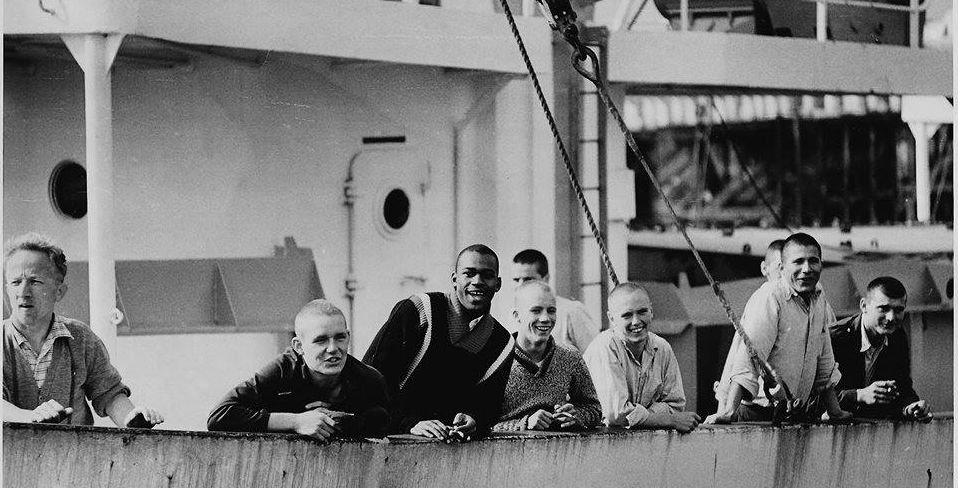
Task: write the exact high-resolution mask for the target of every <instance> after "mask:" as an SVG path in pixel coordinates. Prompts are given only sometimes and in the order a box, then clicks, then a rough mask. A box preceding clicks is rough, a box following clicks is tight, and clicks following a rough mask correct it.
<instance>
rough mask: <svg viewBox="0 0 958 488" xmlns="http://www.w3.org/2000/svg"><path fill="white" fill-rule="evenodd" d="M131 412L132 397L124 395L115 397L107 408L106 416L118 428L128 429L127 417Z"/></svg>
mask: <svg viewBox="0 0 958 488" xmlns="http://www.w3.org/2000/svg"><path fill="white" fill-rule="evenodd" d="M131 410H133V402H131V401H130V397H128V396H126V395H124V394H122V393H121V394H119V395H116V396H115V397H113V400H111V401H110V404H109V405H107V406H106V414H107V415H108V416H109V417H110V420H113V423H114V424H116V426H117V427H126V416H127V415H129V414H130V411H131Z"/></svg>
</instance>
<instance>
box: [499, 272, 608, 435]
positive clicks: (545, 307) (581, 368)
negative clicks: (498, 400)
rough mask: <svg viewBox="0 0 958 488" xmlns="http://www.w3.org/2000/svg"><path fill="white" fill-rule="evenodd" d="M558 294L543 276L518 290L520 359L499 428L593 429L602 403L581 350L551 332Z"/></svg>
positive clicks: (517, 349) (517, 355) (517, 357)
mask: <svg viewBox="0 0 958 488" xmlns="http://www.w3.org/2000/svg"><path fill="white" fill-rule="evenodd" d="M555 316H556V298H555V295H553V294H552V289H551V288H549V285H548V284H546V283H545V282H542V281H526V282H524V283H522V284H521V285H519V287H518V288H517V289H516V296H515V308H514V309H513V310H512V317H513V319H514V320H515V322H516V325H517V327H518V330H517V331H516V333H515V334H513V336H514V337H515V338H516V347H515V349H514V353H515V361H514V362H513V363H512V372H511V373H510V374H509V382H508V383H507V384H506V394H505V398H504V399H503V403H502V417H501V418H500V421H499V423H498V424H496V426H495V430H500V431H513V430H566V429H589V428H592V427H593V425H594V424H595V423H596V422H598V420H599V418H600V416H601V415H602V407H601V405H600V404H599V399H598V398H597V397H596V393H595V386H593V384H592V377H591V375H589V369H588V368H587V367H586V365H585V361H583V360H582V356H580V355H579V352H578V351H576V350H575V349H572V348H571V347H566V346H561V345H559V344H557V343H556V341H555V340H554V339H553V337H552V331H553V330H554V327H555Z"/></svg>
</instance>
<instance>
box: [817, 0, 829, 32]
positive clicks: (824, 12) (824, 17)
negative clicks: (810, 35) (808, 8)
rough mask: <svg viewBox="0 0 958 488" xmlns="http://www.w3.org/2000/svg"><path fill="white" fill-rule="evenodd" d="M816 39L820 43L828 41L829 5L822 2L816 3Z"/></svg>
mask: <svg viewBox="0 0 958 488" xmlns="http://www.w3.org/2000/svg"><path fill="white" fill-rule="evenodd" d="M815 37H816V38H817V39H818V41H819V42H825V41H827V40H828V4H827V3H825V2H824V1H821V0H819V1H818V2H817V3H815Z"/></svg>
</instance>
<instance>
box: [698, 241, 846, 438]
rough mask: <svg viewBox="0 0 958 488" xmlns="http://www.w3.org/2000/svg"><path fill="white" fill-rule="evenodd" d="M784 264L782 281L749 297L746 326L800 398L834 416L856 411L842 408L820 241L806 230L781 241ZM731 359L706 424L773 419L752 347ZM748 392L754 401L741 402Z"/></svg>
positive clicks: (737, 351)
mask: <svg viewBox="0 0 958 488" xmlns="http://www.w3.org/2000/svg"><path fill="white" fill-rule="evenodd" d="M781 268H782V273H781V277H780V278H779V279H778V280H776V281H768V282H766V283H765V284H763V285H762V286H761V287H760V288H759V289H758V290H756V291H755V293H753V294H752V296H751V298H749V300H748V303H747V304H746V305H745V311H744V313H742V329H743V330H744V331H745V333H746V334H748V336H749V339H751V341H752V344H753V345H754V346H755V351H756V353H757V354H758V355H759V356H760V357H761V358H763V359H766V360H767V361H768V363H769V364H770V365H771V366H772V367H773V368H775V370H776V371H778V374H779V375H780V376H781V378H782V380H783V381H784V382H785V384H786V385H788V387H789V390H790V391H791V392H792V394H793V395H794V398H795V399H796V400H801V401H810V400H814V401H815V403H816V404H818V405H821V406H823V407H824V410H826V411H827V412H828V416H829V418H831V419H834V420H839V419H843V418H846V417H848V416H850V415H851V414H849V413H848V412H846V411H843V410H842V409H841V408H840V407H839V405H838V400H837V398H836V395H835V390H834V386H835V385H836V384H837V383H838V380H839V379H840V378H841V373H840V372H839V371H838V367H837V365H836V364H835V357H834V356H833V354H832V343H831V339H830V337H829V334H828V327H827V324H830V323H832V322H834V321H835V313H834V312H833V311H832V307H831V305H829V304H828V302H827V301H826V300H825V297H824V295H823V294H822V286H821V285H820V284H819V282H818V281H819V278H821V274H822V248H821V246H820V245H819V244H818V241H816V240H815V238H814V237H812V236H810V235H808V234H804V233H796V234H792V235H790V236H789V237H788V238H787V239H785V243H784V245H783V246H782V266H781ZM727 362H729V363H730V364H731V366H730V385H729V388H728V396H727V397H726V401H725V402H724V403H723V404H721V405H719V408H718V411H717V412H716V413H714V414H712V415H709V416H708V418H706V419H705V421H706V423H728V422H732V421H768V420H772V418H773V416H774V408H773V406H772V405H771V403H770V401H769V399H768V398H767V394H766V392H765V391H764V388H762V387H761V386H760V383H759V377H758V375H757V373H756V372H755V371H754V370H753V368H752V366H751V361H750V358H749V355H748V351H747V349H746V348H745V347H738V348H737V349H733V350H730V351H729V358H728V359H727ZM813 395H814V396H813ZM743 397H745V398H749V397H750V398H752V399H753V401H752V402H751V404H746V403H742V401H741V400H742V398H743ZM816 408H818V407H816ZM810 413H812V414H813V415H815V416H817V415H820V414H821V412H820V411H816V412H810Z"/></svg>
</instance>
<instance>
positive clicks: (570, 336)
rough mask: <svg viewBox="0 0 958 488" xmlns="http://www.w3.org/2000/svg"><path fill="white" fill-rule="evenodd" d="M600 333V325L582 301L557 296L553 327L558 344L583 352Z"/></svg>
mask: <svg viewBox="0 0 958 488" xmlns="http://www.w3.org/2000/svg"><path fill="white" fill-rule="evenodd" d="M598 334H599V326H598V324H596V323H595V321H594V320H592V317H591V316H590V315H589V312H587V311H586V309H585V305H583V304H582V302H580V301H577V300H570V299H568V298H563V297H560V296H557V297H556V325H555V328H553V329H552V337H553V338H554V339H555V341H556V344H559V345H560V346H566V347H571V348H573V349H575V350H576V351H577V352H578V353H579V354H582V353H583V352H585V350H586V348H588V347H589V344H591V343H592V340H593V339H595V336H596V335H598Z"/></svg>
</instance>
